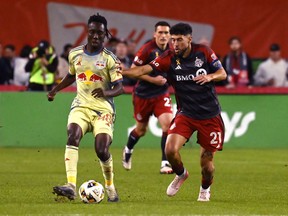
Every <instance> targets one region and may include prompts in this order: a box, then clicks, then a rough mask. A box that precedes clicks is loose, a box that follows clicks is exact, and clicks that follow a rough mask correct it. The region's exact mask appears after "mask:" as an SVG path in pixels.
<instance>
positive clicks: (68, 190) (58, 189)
mask: <svg viewBox="0 0 288 216" xmlns="http://www.w3.org/2000/svg"><path fill="white" fill-rule="evenodd" d="M53 193H54V194H57V195H58V196H64V197H67V198H68V199H69V200H74V199H75V198H76V187H75V186H74V185H72V184H69V183H67V184H65V185H63V186H55V187H53Z"/></svg>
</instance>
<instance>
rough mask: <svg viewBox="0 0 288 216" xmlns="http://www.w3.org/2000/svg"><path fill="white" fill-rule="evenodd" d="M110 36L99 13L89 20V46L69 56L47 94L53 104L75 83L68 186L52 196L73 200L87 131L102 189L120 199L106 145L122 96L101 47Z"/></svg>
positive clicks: (110, 57)
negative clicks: (60, 77)
mask: <svg viewBox="0 0 288 216" xmlns="http://www.w3.org/2000/svg"><path fill="white" fill-rule="evenodd" d="M110 35H111V34H110V32H109V31H108V29H107V20H106V19H105V17H103V16H100V15H99V14H97V15H93V16H91V17H90V18H89V20H88V37H87V39H88V43H87V44H85V45H82V46H78V47H76V48H74V49H72V50H71V51H70V53H69V73H68V74H67V75H66V76H65V78H64V79H63V80H62V81H61V83H59V84H58V85H57V86H55V87H54V88H53V89H52V90H51V91H50V92H49V93H48V95H47V97H48V100H49V101H53V99H54V97H55V95H56V93H57V92H59V91H60V90H62V89H64V88H66V87H67V86H69V85H71V84H72V83H73V82H74V81H76V84H77V96H76V97H75V99H74V101H73V103H72V105H71V111H70V114H69V117H68V124H67V132H68V140H67V145H66V150H65V167H66V175H67V184H65V185H63V186H62V185H61V186H55V187H53V191H54V193H55V194H57V195H59V196H65V197H67V198H69V199H70V200H73V199H75V197H76V178H77V163H78V148H79V144H80V140H81V139H82V137H83V136H84V134H85V133H87V132H92V133H93V135H94V137H95V152H96V154H97V156H98V158H99V159H100V165H101V168H102V172H103V176H104V179H105V189H106V193H107V196H108V201H109V202H117V201H118V200H119V198H118V194H117V191H116V189H115V186H114V182H113V176H114V173H113V160H112V155H111V154H110V152H109V146H110V144H111V143H112V139H113V123H114V119H115V108H114V102H113V97H115V96H118V95H120V94H122V93H123V86H122V75H121V73H119V72H118V69H117V68H118V67H117V64H118V61H117V59H116V57H115V55H114V54H113V53H112V52H110V51H108V50H107V49H106V48H105V47H104V46H103V43H104V40H105V37H109V36H110Z"/></svg>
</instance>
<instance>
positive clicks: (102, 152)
mask: <svg viewBox="0 0 288 216" xmlns="http://www.w3.org/2000/svg"><path fill="white" fill-rule="evenodd" d="M95 150H96V154H97V157H98V158H99V159H100V160H101V161H107V160H108V159H109V156H110V155H109V151H108V148H106V147H103V148H96V149H95Z"/></svg>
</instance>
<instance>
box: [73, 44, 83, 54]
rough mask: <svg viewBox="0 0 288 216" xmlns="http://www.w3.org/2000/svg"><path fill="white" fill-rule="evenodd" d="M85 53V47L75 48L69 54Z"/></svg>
mask: <svg viewBox="0 0 288 216" xmlns="http://www.w3.org/2000/svg"><path fill="white" fill-rule="evenodd" d="M79 52H84V45H80V46H77V47H74V48H72V49H71V50H70V52H69V54H73V53H79Z"/></svg>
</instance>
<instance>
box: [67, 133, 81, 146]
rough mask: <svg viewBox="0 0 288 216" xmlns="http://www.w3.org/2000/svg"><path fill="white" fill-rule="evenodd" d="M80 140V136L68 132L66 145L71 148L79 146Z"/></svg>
mask: <svg viewBox="0 0 288 216" xmlns="http://www.w3.org/2000/svg"><path fill="white" fill-rule="evenodd" d="M80 140H81V134H77V133H73V132H71V131H70V132H69V131H68V141H67V145H71V146H76V147H78V146H79V143H80Z"/></svg>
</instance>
